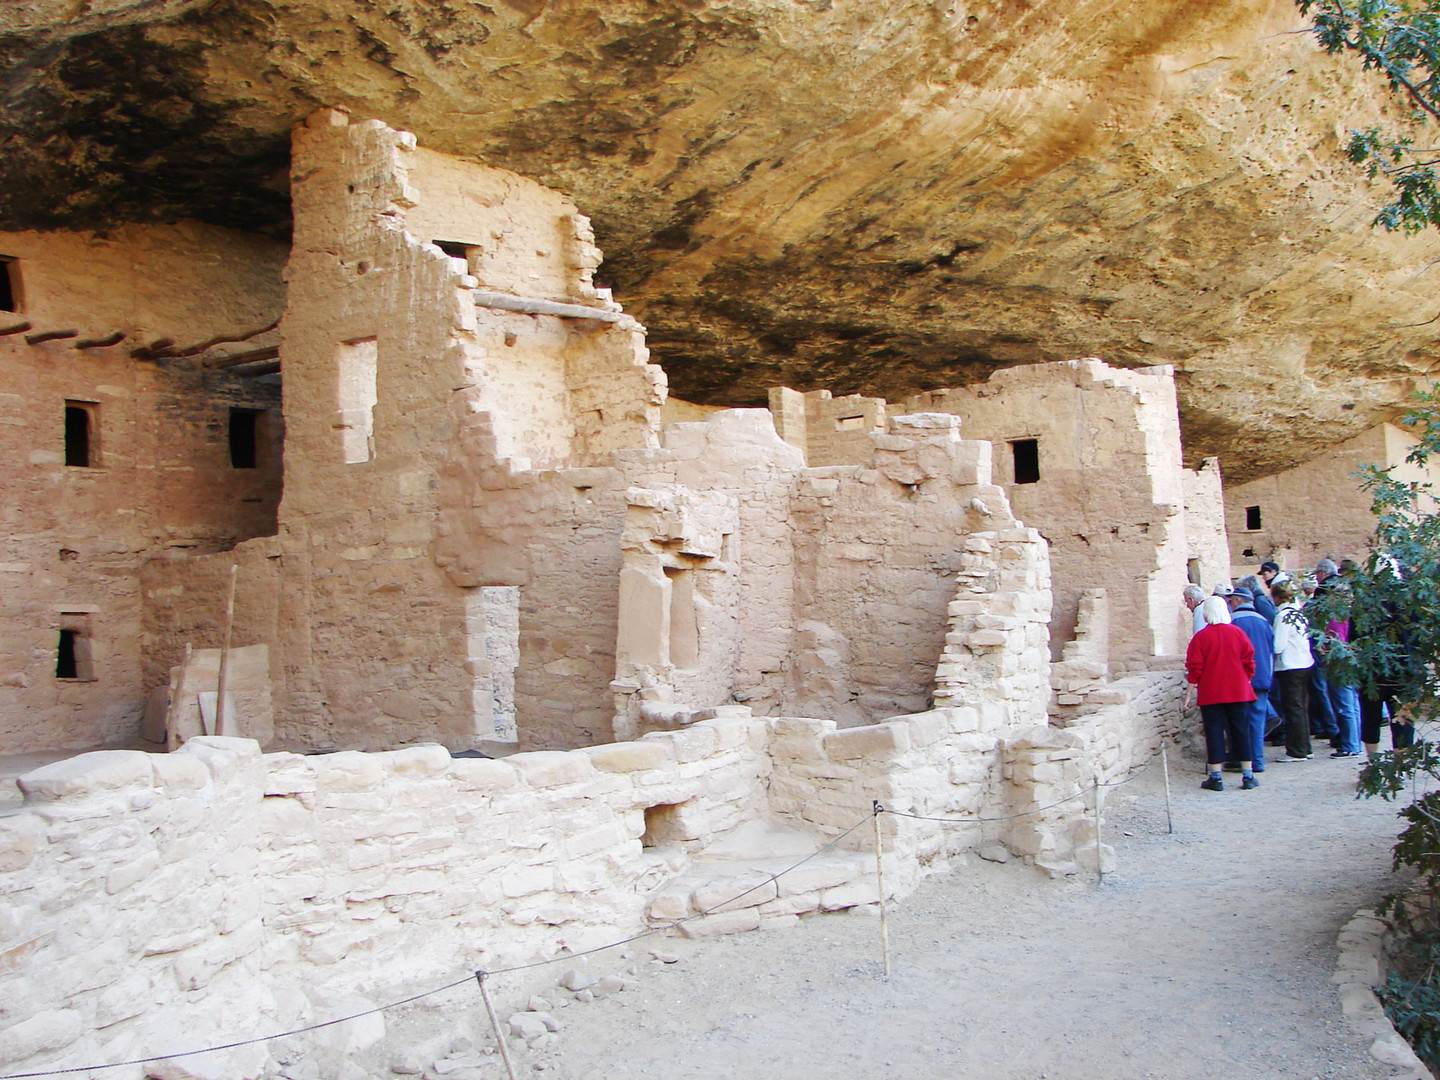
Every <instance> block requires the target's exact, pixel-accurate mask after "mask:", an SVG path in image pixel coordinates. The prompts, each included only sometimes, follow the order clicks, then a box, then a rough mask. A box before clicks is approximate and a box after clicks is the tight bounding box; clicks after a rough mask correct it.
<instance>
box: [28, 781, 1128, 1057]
mask: <svg viewBox="0 0 1440 1080" xmlns="http://www.w3.org/2000/svg"><path fill="white" fill-rule="evenodd" d="M1144 771H1145V767H1143V766H1142V767H1141V768H1140V769H1137V770H1136V771H1135V772H1134V773H1132V774H1131V775H1130V776H1128V777H1126V778H1125V779H1124V780H1118V781H1110V782H1107V783H1100V782H1099V781H1095V782H1094V783H1092V784H1091V785H1089V786H1088V787H1086V788H1085V789H1084V790H1082V791H1080V792H1077V793H1076V794H1074V795H1071V796H1069V797H1068V798H1065V799H1060V800H1058V801H1057V802H1053V803H1049V804H1048V805H1046V806H1041V807H1037V808H1035V809H1034V810H1026V811H1023V812H1021V813H1018V814H1006V815H1005V816H1003V817H968V818H941V817H927V816H924V815H921V814H907V813H905V812H903V811H900V810H890V809H887V808H886V807H884V806H882V805H881V804H880V803H879V802H878V801H875V802H874V803H873V809H872V811H871V812H870V813H869V814H866V815H865V816H864V817H863V818H861V819H860V820H859V821H857V822H855V824H853V825H851V826H850V827H849V828H848V829H846V830H845V831H844V832H841V833H838V834H836V835H835V836H833V837H831V838H830V839H829V840H828V841H826V842H825V843H824V844H822V845H821V846H820V847H818V848H816V849H815V850H814V851H812V852H811V853H810V854H809V855H806V856H805V857H804V858H803V859H800V860H798V861H796V862H794V863H792V864H791V865H789V866H787V867H785V869H783V870H779V871H777V872H775V873H773V874H769V875H767V876H766V877H765V878H764V879H763V880H761V881H758V882H756V883H755V884H754V885H752V886H750V887H749V888H748V889H745V890H744V891H742V892H739V893H736V894H735V895H734V896H731V897H729V898H727V899H725V900H722V901H720V902H719V903H716V904H712V905H711V906H710V907H708V908H706V909H704V910H703V911H697V912H695V913H694V914H691V915H686V916H685V917H684V918H681V919H675V920H672V921H670V922H666V923H662V924H660V925H658V926H652V927H650V928H648V929H646V930H642V931H640V932H639V933H637V934H632V935H631V936H629V937H627V938H621V939H620V940H619V941H612V942H610V943H609V944H606V945H597V946H596V947H594V948H591V949H583V950H581V951H580V952H574V953H565V954H564V955H562V956H555V957H551V958H550V959H548V960H536V961H533V962H531V963H527V964H514V965H512V966H510V967H504V968H496V969H494V970H482V971H473V972H470V973H468V974H466V975H465V976H464V977H463V978H459V979H456V980H454V981H453V982H448V983H446V984H445V985H443V986H437V987H435V988H433V989H431V990H425V991H422V992H421V993H418V994H412V995H410V996H409V997H405V998H401V999H400V1000H398V1001H392V1002H389V1003H388V1004H385V1005H377V1006H375V1007H374V1008H372V1009H363V1010H361V1011H360V1012H356V1013H351V1014H350V1015H349V1016H342V1017H339V1018H337V1019H335V1020H325V1021H322V1022H320V1023H317V1024H307V1025H305V1026H304V1027H298V1028H292V1029H290V1030H288V1031H280V1032H276V1033H274V1034H271V1035H258V1036H256V1037H254V1038H251V1039H237V1040H235V1041H234V1042H228V1043H221V1044H219V1045H216V1046H206V1047H202V1048H200V1049H198V1050H183V1051H179V1052H176V1053H173V1054H153V1055H151V1056H149V1057H143V1058H131V1059H129V1060H128V1061H114V1062H110V1063H109V1064H106V1065H75V1066H70V1067H67V1068H57V1069H41V1070H38V1071H35V1072H23V1073H3V1074H0V1080H34V1078H36V1077H42V1076H66V1075H73V1074H75V1073H83V1072H102V1071H104V1070H106V1069H120V1068H125V1067H126V1066H130V1065H148V1064H150V1063H152V1062H156V1061H166V1060H169V1059H172V1058H186V1057H195V1056H196V1055H199V1054H212V1053H218V1052H220V1051H223V1050H236V1049H239V1048H240V1047H243V1046H254V1045H256V1044H257V1043H264V1042H271V1041H272V1040H275V1039H287V1038H291V1037H293V1036H295V1035H303V1034H305V1033H307V1032H311V1031H319V1030H321V1029H322V1028H328V1027H334V1026H336V1025H337V1024H345V1023H349V1022H350V1021H351V1020H359V1019H361V1018H362V1017H366V1016H374V1015H375V1014H377V1013H383V1012H387V1011H389V1010H391V1009H398V1008H399V1007H400V1006H402V1005H409V1004H411V1003H413V1002H416V1001H421V1000H423V999H425V998H428V997H434V996H435V995H436V994H442V993H444V992H445V991H447V990H454V989H455V988H456V987H458V986H463V985H464V984H466V983H468V982H471V981H472V980H473V981H475V982H476V983H477V984H478V985H479V987H480V990H481V994H482V997H484V998H485V1000H486V1005H487V1008H488V1007H489V999H488V994H486V992H485V979H487V978H490V977H493V976H495V975H510V974H514V973H516V972H522V971H533V970H535V969H536V968H542V967H549V966H550V965H552V964H560V963H567V962H570V961H573V960H578V959H581V958H583V957H587V956H594V955H596V954H597V953H602V952H608V951H609V950H611V949H619V948H623V947H624V946H626V945H631V944H634V943H635V942H637V941H643V940H645V939H646V938H649V937H654V936H655V935H656V934H663V933H665V932H667V931H669V930H674V929H677V928H679V927H681V926H684V925H685V924H686V923H689V922H693V921H694V920H696V919H703V918H705V917H706V916H707V915H713V914H715V913H716V912H717V911H719V910H721V909H722V908H726V907H729V906H730V905H732V904H734V903H735V902H736V901H737V900H743V899H744V898H745V897H747V896H749V895H750V894H751V893H753V892H755V891H756V890H758V889H763V888H765V887H766V886H767V885H770V884H772V883H775V882H778V881H779V880H780V879H781V878H782V877H784V876H785V875H786V874H790V873H793V872H794V871H796V870H798V869H800V867H802V866H804V865H805V864H806V863H808V862H809V861H810V860H811V859H814V858H817V857H818V856H820V855H823V854H824V853H825V852H826V851H829V850H830V849H831V848H833V847H834V846H835V845H836V844H838V843H840V841H842V840H844V839H845V838H846V837H847V836H849V835H850V834H851V833H853V832H854V831H855V830H856V829H859V828H860V827H861V826H862V825H864V824H866V823H867V822H870V821H872V820H873V821H874V822H875V827H876V828H877V829H878V827H879V824H878V823H879V819H880V815H881V814H890V815H891V816H893V817H900V818H909V819H911V820H914V821H936V822H942V823H946V824H952V825H970V824H975V823H977V822H996V821H1013V820H1014V819H1016V818H1022V817H1029V816H1030V815H1033V814H1040V813H1043V812H1045V811H1046V810H1052V809H1054V808H1055V807H1057V806H1064V805H1065V804H1066V803H1070V802H1074V801H1075V800H1076V799H1083V798H1084V797H1085V795H1086V794H1087V793H1088V792H1090V791H1094V790H1098V789H1099V788H1102V787H1105V788H1111V787H1123V786H1124V785H1126V784H1128V783H1130V782H1131V781H1133V780H1135V779H1137V778H1138V777H1139V776H1140V775H1141V774H1142V773H1143V772H1144ZM877 842H878V833H877ZM878 867H879V863H877V868H878ZM879 872H880V873H883V870H880V871H879ZM883 901H884V897H883V892H882V894H881V902H882V904H883ZM888 952H889V949H888V943H887V946H886V965H885V966H886V974H887V976H888V973H889V972H888V969H889V960H888ZM493 1019H494V1016H493V1009H492V1020H493ZM496 1037H497V1038H499V1039H501V1045H502V1046H503V1045H504V1043H503V1035H501V1033H500V1031H499V1028H498V1026H497V1028H496ZM507 1057H508V1054H507ZM507 1066H508V1061H507Z"/></svg>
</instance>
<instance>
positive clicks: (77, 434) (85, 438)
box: [65, 401, 100, 469]
mask: <svg viewBox="0 0 1440 1080" xmlns="http://www.w3.org/2000/svg"><path fill="white" fill-rule="evenodd" d="M97 411H98V406H97V405H96V404H95V403H94V402H92V401H67V402H65V464H66V465H70V466H74V467H75V468H81V469H93V468H95V467H96V466H98V465H99V464H100V454H99V449H100V447H99V440H98V439H97V438H96V419H97V416H96V413H97Z"/></svg>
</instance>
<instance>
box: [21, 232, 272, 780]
mask: <svg viewBox="0 0 1440 1080" xmlns="http://www.w3.org/2000/svg"><path fill="white" fill-rule="evenodd" d="M0 252H3V253H4V254H6V255H9V256H14V257H15V258H16V262H14V263H12V264H11V265H12V269H14V271H15V273H17V274H18V276H19V278H20V281H21V295H20V296H19V298H18V303H17V306H18V307H19V308H20V309H21V310H19V311H17V312H15V313H13V314H8V313H0V330H13V331H14V332H9V333H5V334H3V335H0V461H3V462H4V465H3V467H0V506H3V508H0V519H3V521H4V523H5V529H4V535H5V539H4V541H3V543H0V548H3V550H0V583H3V592H4V596H5V603H4V604H0V753H14V752H18V751H22V750H34V749H40V748H56V749H58V748H65V747H93V746H100V745H106V744H111V745H113V744H116V743H119V742H124V741H127V740H134V739H136V738H138V737H139V735H140V715H141V710H142V707H143V704H144V700H145V695H146V692H147V691H148V690H149V689H151V688H152V687H154V686H156V685H160V684H162V683H163V681H164V680H163V678H151V677H149V674H150V673H149V672H148V670H147V668H146V667H145V665H144V662H143V659H142V657H143V653H144V645H145V639H144V634H143V630H142V616H141V603H142V599H141V586H140V576H141V572H142V567H143V566H144V565H145V564H146V563H147V562H149V561H150V560H152V559H157V558H158V559H167V558H172V557H176V556H182V555H184V554H187V553H192V552H207V551H208V552H214V551H219V550H223V549H226V548H229V547H231V546H233V545H234V544H236V543H237V542H238V541H241V540H244V539H245V538H247V537H254V536H257V535H264V534H267V533H273V532H274V531H275V527H276V507H277V505H278V503H279V500H280V480H281V470H280V448H281V443H282V440H283V437H284V424H283V421H282V419H281V416H280V392H279V386H278V383H277V381H276V380H275V379H274V378H273V377H269V378H251V377H242V376H241V375H238V374H235V373H229V372H223V371H218V370H205V369H204V368H203V367H202V366H200V361H202V360H203V359H204V357H203V356H202V355H201V353H196V358H195V359H193V360H192V359H178V360H172V359H163V360H160V361H159V362H156V361H152V360H149V359H145V358H144V356H142V357H139V358H137V357H135V356H132V353H133V352H134V351H135V350H137V349H143V348H150V347H152V346H155V345H157V344H164V343H167V342H168V343H170V344H171V345H173V346H174V347H175V348H177V349H184V350H190V351H193V350H194V349H195V348H196V347H198V346H199V345H203V344H204V343H205V342H207V341H211V340H213V339H217V338H229V339H239V338H243V337H245V336H247V335H253V334H255V333H256V332H258V331H261V330H263V329H264V327H265V326H267V325H268V324H273V323H274V321H275V320H276V319H277V318H278V317H279V314H280V305H281V303H282V301H283V285H282V283H281V280H280V277H281V268H282V263H283V259H284V248H283V246H282V245H279V244H277V243H275V242H273V241H270V240H265V239H263V238H258V237H249V236H245V235H244V234H240V233H235V232H231V231H229V230H224V229H215V228H211V227H208V226H201V225H194V224H184V225H174V226H145V227H140V226H130V227H126V228H123V229H117V230H115V231H114V232H113V233H111V234H109V235H108V236H106V237H97V236H89V235H81V234H67V233H46V234H36V233H18V234H15V233H12V234H5V235H4V236H0ZM16 327H19V328H20V329H15V328H16ZM55 331H65V332H67V333H70V334H71V335H72V336H68V337H61V338H54V339H50V340H44V341H36V342H34V343H31V342H29V341H27V340H26V339H27V336H34V335H35V334H43V333H49V332H55ZM201 352H202V353H203V352H204V350H201ZM145 355H148V354H145ZM67 403H72V404H76V405H78V406H79V407H82V408H84V409H86V410H88V412H89V420H90V452H91V454H90V464H89V465H88V466H78V465H66V464H65V461H66V458H65V416H66V407H67ZM231 409H247V410H253V411H255V412H256V413H259V414H260V420H259V421H258V422H257V436H258V445H257V447H256V451H257V453H256V467H255V468H235V467H233V466H232V463H231V458H230V450H229V442H228V433H229V423H230V411H231ZM61 630H69V631H72V632H74V633H77V634H79V635H80V636H81V638H82V639H83V650H84V652H85V653H86V656H87V659H88V664H87V665H86V668H87V669H88V670H81V671H80V672H79V675H78V677H77V678H73V679H71V678H60V677H58V676H57V646H58V642H59V637H60V631H61Z"/></svg>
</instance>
